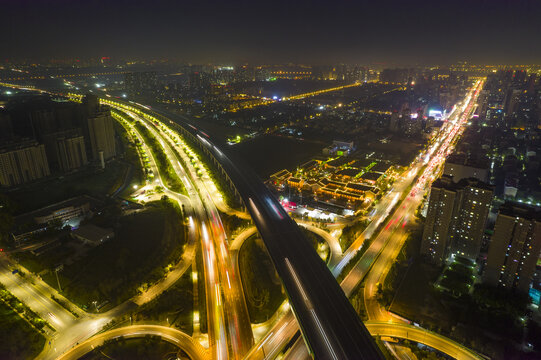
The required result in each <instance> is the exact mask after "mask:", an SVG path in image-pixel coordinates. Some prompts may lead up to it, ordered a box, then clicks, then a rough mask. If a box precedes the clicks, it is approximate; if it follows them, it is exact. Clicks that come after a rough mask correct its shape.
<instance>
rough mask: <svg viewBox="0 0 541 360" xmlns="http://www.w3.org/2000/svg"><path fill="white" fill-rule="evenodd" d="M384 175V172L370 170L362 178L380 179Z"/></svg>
mask: <svg viewBox="0 0 541 360" xmlns="http://www.w3.org/2000/svg"><path fill="white" fill-rule="evenodd" d="M382 176H383V174H380V173H375V172H372V171H370V172H367V173H364V174H363V176H361V178H362V179H364V180H372V181H378V180H379V178H381V177H382Z"/></svg>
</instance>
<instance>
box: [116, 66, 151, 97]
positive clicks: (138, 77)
mask: <svg viewBox="0 0 541 360" xmlns="http://www.w3.org/2000/svg"><path fill="white" fill-rule="evenodd" d="M157 85H158V76H157V74H156V72H155V71H141V72H130V73H126V74H125V75H124V87H125V89H126V90H127V91H128V92H129V93H130V94H131V95H140V94H141V93H143V92H145V91H152V90H156V86H157Z"/></svg>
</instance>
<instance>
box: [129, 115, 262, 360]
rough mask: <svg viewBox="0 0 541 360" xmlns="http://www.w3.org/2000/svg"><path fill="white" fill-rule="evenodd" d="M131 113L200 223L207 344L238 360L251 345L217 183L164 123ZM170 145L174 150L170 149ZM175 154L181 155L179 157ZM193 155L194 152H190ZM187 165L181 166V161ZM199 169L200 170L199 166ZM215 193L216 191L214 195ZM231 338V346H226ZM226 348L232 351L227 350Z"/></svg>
mask: <svg viewBox="0 0 541 360" xmlns="http://www.w3.org/2000/svg"><path fill="white" fill-rule="evenodd" d="M123 111H125V112H127V113H128V114H129V115H130V116H132V117H133V118H135V119H138V120H140V121H141V123H142V124H143V125H144V126H145V127H146V128H147V129H148V130H149V131H150V132H151V133H152V134H153V136H154V137H155V138H157V139H159V142H160V144H161V146H162V148H163V150H164V152H165V154H166V155H167V157H168V158H169V159H170V161H171V164H172V167H173V169H174V170H175V172H176V173H177V174H178V176H179V177H180V178H182V179H183V182H184V184H185V186H186V189H187V191H188V193H189V196H190V199H191V203H192V207H193V210H194V214H195V215H196V217H197V218H198V219H199V222H200V224H201V227H200V229H201V239H202V249H203V260H204V266H205V286H206V294H207V314H208V322H209V329H210V330H209V344H210V347H211V348H213V349H214V356H215V358H216V359H226V358H232V359H239V358H241V357H242V356H243V355H244V353H246V352H247V351H248V350H249V349H250V348H251V347H252V345H253V335H252V331H251V326H250V321H249V316H248V312H247V307H246V304H245V302H244V294H243V291H242V286H241V284H240V278H239V277H238V275H237V272H236V267H235V265H234V264H235V262H234V260H233V259H232V258H231V256H230V255H229V251H228V244H227V238H226V235H225V232H224V229H223V226H222V223H221V220H220V217H219V213H218V211H217V209H216V206H215V203H214V201H213V200H212V198H211V196H210V191H212V192H214V193H216V192H217V189H216V186H215V185H214V184H213V183H212V182H211V181H210V177H209V176H208V175H207V174H206V171H205V173H204V174H203V176H201V174H198V172H197V169H196V168H195V167H194V166H193V164H192V161H191V160H190V158H189V157H188V155H187V154H186V153H185V150H184V147H183V146H181V144H180V139H179V138H178V137H177V136H178V135H175V134H174V133H173V132H172V131H170V130H169V129H167V128H165V126H157V125H155V124H152V125H151V123H150V122H149V121H146V120H144V119H143V117H142V116H139V115H137V114H136V113H133V112H130V111H128V110H126V109H123ZM173 148H174V149H175V150H176V152H175V151H173ZM178 156H180V157H181V158H180V159H179V158H178ZM192 158H195V155H194V154H192ZM179 160H180V161H182V162H183V163H184V164H186V168H184V167H183V166H182V165H181V163H180V161H179ZM199 171H200V172H201V171H202V170H201V169H199ZM209 189H210V191H209ZM215 196H216V194H215ZM228 340H229V341H230V345H231V346H230V347H229V346H228V344H229V341H228ZM228 349H230V350H231V351H230V352H228Z"/></svg>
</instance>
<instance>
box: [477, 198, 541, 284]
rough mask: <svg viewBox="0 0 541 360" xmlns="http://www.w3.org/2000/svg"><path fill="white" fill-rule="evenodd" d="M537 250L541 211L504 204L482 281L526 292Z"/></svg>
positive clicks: (539, 238)
mask: <svg viewBox="0 0 541 360" xmlns="http://www.w3.org/2000/svg"><path fill="white" fill-rule="evenodd" d="M540 250H541V212H540V211H535V209H534V208H531V207H528V206H525V205H516V204H510V203H506V204H505V205H502V206H501V207H500V209H499V213H498V217H497V218H496V225H495V227H494V234H493V235H492V239H491V242H490V246H489V249H488V256H487V265H486V269H485V272H484V274H483V281H484V282H486V283H488V284H491V285H494V286H502V287H505V288H508V289H516V290H518V291H521V292H527V291H528V288H529V286H530V283H531V282H532V279H533V275H534V272H535V267H536V263H537V259H538V258H539V252H540Z"/></svg>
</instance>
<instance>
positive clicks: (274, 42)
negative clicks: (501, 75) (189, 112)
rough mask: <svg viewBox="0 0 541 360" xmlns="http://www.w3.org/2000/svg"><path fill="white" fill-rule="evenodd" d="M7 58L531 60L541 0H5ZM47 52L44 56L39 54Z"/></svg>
mask: <svg viewBox="0 0 541 360" xmlns="http://www.w3.org/2000/svg"><path fill="white" fill-rule="evenodd" d="M1 6H2V12H3V14H4V16H3V18H4V21H3V22H2V25H1V26H2V33H3V34H4V35H7V36H5V38H4V39H3V42H4V46H3V49H2V50H3V51H2V53H3V56H2V60H3V61H6V60H18V59H24V58H30V59H35V60H41V59H49V58H89V57H102V56H108V57H111V58H138V59H147V60H148V59H155V58H175V59H180V60H184V61H186V62H192V63H243V62H250V63H289V62H292V63H311V64H322V63H365V64H367V63H379V62H384V63H387V64H389V65H416V64H418V65H426V64H436V63H437V64H451V63H456V62H457V61H467V62H470V63H488V64H501V63H508V64H525V63H537V62H539V60H541V45H540V42H539V41H538V39H539V37H540V36H541V23H540V22H539V21H538V19H539V16H540V15H541V3H540V2H538V1H534V0H521V1H511V0H496V1H494V0H492V1H487V0H480V1H466V0H458V1H452V2H446V3H441V2H437V1H428V0H413V1H409V2H403V1H393V0H388V1H379V2H377V3H375V2H370V3H361V4H352V3H351V2H349V1H344V0H340V1H333V2H332V3H327V2H322V1H315V2H308V1H298V2H296V3H295V4H288V3H287V2H273V3H264V4H263V3H258V4H253V3H251V2H249V1H235V2H234V3H232V2H227V3H222V2H219V1H213V0H206V1H204V2H197V1H183V2H181V3H179V2H174V1H164V0H156V1H152V2H150V1H137V0H134V1H125V0H121V1H115V2H114V3H113V2H112V1H103V0H96V1H80V0H76V1H67V0H52V1H47V2H43V1H38V0H18V1H14V0H3V1H2V5H1ZM38 54H39V55H38Z"/></svg>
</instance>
